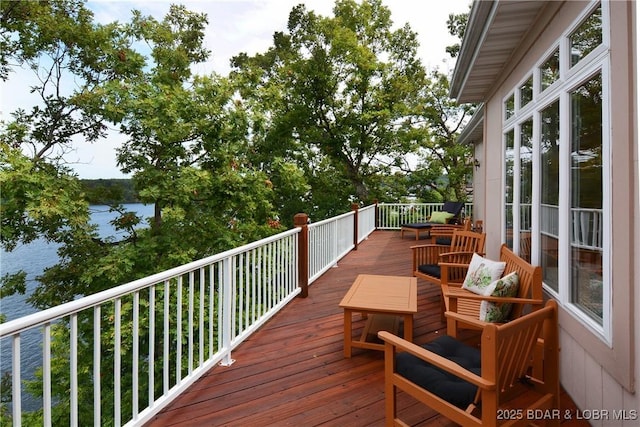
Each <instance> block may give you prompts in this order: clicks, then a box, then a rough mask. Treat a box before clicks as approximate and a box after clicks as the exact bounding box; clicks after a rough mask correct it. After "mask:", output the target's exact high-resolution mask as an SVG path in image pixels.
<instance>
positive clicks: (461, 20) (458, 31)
mask: <svg viewBox="0 0 640 427" xmlns="http://www.w3.org/2000/svg"><path fill="white" fill-rule="evenodd" d="M471 6H472V3H469V12H467V13H459V14H454V13H450V14H449V19H448V20H447V28H448V29H449V34H451V35H452V36H456V37H458V39H459V40H460V42H459V43H455V44H453V45H451V46H447V48H446V49H445V50H446V52H447V53H448V54H449V55H450V56H451V57H452V58H456V57H457V56H458V54H459V53H460V45H461V43H462V39H463V38H464V31H465V30H466V29H467V21H469V15H470V14H471Z"/></svg>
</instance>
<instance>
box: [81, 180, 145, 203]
mask: <svg viewBox="0 0 640 427" xmlns="http://www.w3.org/2000/svg"><path fill="white" fill-rule="evenodd" d="M80 183H81V184H82V189H83V192H84V194H85V199H86V200H87V202H88V203H89V204H90V205H113V204H118V203H140V199H138V196H137V194H136V191H135V189H134V187H133V181H132V180H131V179H114V178H111V179H81V180H80Z"/></svg>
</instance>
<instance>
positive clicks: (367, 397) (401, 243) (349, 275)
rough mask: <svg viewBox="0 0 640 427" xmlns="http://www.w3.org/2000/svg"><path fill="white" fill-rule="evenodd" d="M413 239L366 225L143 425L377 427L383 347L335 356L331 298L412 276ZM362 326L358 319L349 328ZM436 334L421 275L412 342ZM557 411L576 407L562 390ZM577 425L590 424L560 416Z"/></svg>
mask: <svg viewBox="0 0 640 427" xmlns="http://www.w3.org/2000/svg"><path fill="white" fill-rule="evenodd" d="M412 237H413V236H412ZM426 242H427V241H425V240H422V241H421V242H420V243H426ZM414 244H416V241H415V240H413V238H412V239H408V238H407V237H405V238H404V239H401V238H400V232H399V231H376V232H374V233H373V234H372V235H371V236H369V239H368V240H366V241H364V242H362V243H361V244H360V246H359V248H358V250H357V251H352V252H351V253H349V254H348V255H347V256H346V257H345V258H343V259H342V260H341V261H340V263H339V265H338V266H337V267H336V268H332V269H330V270H329V271H328V272H327V273H325V274H324V275H323V276H322V277H321V278H319V279H318V280H317V281H316V282H314V283H313V284H312V285H311V287H310V288H309V296H308V297H307V298H298V299H296V300H295V301H293V302H292V303H291V304H289V305H288V306H287V307H286V308H285V309H284V310H283V311H281V312H280V313H278V314H277V315H276V316H275V318H273V319H272V320H271V321H269V322H268V323H267V324H266V325H265V326H263V327H262V328H261V329H260V330H259V331H258V332H257V333H255V334H254V335H253V336H251V337H250V338H249V339H248V340H246V341H245V342H244V343H243V344H242V345H241V346H240V347H239V348H238V349H237V350H236V351H235V352H234V353H233V358H234V359H235V360H236V362H235V363H234V364H233V365H231V366H230V367H221V366H218V367H216V368H214V369H212V370H211V371H210V372H209V373H207V374H206V375H205V376H204V377H203V378H201V379H200V380H198V381H197V382H196V383H195V384H194V385H193V386H192V387H190V388H189V389H188V390H187V391H186V392H184V393H183V394H182V395H181V396H180V397H179V398H178V399H176V400H175V401H174V402H173V403H172V404H171V405H169V406H168V407H167V408H166V409H165V410H164V411H163V412H161V413H160V414H158V416H157V417H156V418H155V419H154V420H152V421H151V422H150V423H148V424H147V425H148V426H163V427H164V426H251V427H257V426H304V427H307V426H320V425H322V426H350V427H351V426H382V425H384V385H383V383H384V375H383V355H382V352H379V351H372V350H362V349H354V351H353V357H352V358H350V359H345V358H344V357H343V313H342V310H341V309H340V308H339V307H338V304H339V302H340V300H341V299H342V297H343V296H344V294H345V293H346V292H347V290H348V289H349V287H350V286H351V284H352V283H353V281H354V279H355V278H356V276H357V275H358V274H360V273H367V274H386V275H403V276H406V275H410V274H411V250H410V247H411V246H412V245H414ZM358 317H359V316H356V317H355V320H358ZM363 325H364V321H362V320H358V322H357V328H360V329H361V328H362V326H363ZM443 333H445V324H444V323H442V322H441V320H440V290H439V289H437V288H436V287H435V286H432V285H430V284H427V283H426V282H422V281H420V280H419V281H418V314H417V315H416V316H415V318H414V342H416V343H418V344H423V343H425V342H428V341H430V340H432V339H433V338H435V337H437V336H439V335H441V334H443ZM398 402H399V406H400V407H401V408H403V413H404V417H405V419H406V420H407V421H410V422H411V424H412V425H415V426H427V425H428V426H444V425H452V424H451V423H450V422H449V421H448V420H447V419H445V418H443V417H440V416H438V415H437V414H436V413H435V412H434V411H433V410H431V409H429V408H426V407H424V406H423V405H420V404H417V403H415V402H414V401H412V400H411V398H409V397H408V396H406V395H399V396H398ZM565 410H572V411H573V413H574V414H575V405H574V404H573V402H571V400H570V399H569V398H568V396H567V395H566V394H564V393H563V396H562V408H561V411H562V413H565V412H564V411H565ZM581 425H582V426H588V425H589V424H588V423H587V422H586V421H582V422H578V421H576V420H573V421H571V422H563V426H567V427H568V426H581Z"/></svg>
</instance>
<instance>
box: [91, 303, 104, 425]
mask: <svg viewBox="0 0 640 427" xmlns="http://www.w3.org/2000/svg"><path fill="white" fill-rule="evenodd" d="M101 311H102V310H101V308H100V306H99V305H97V306H95V307H94V308H93V425H94V426H99V425H102V422H101V421H102V420H101V418H102V398H101V393H102V384H101V382H100V379H101V378H100V377H101V373H100V371H101V365H100V361H101V359H102V336H101V333H100V331H101V323H102V322H101V321H100V317H101Z"/></svg>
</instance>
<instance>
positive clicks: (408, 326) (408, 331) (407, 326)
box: [404, 314, 413, 342]
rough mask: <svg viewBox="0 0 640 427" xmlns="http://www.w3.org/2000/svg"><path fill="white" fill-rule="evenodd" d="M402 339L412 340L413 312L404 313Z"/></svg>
mask: <svg viewBox="0 0 640 427" xmlns="http://www.w3.org/2000/svg"><path fill="white" fill-rule="evenodd" d="M404 339H405V340H407V341H409V342H413V314H405V315H404Z"/></svg>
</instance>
